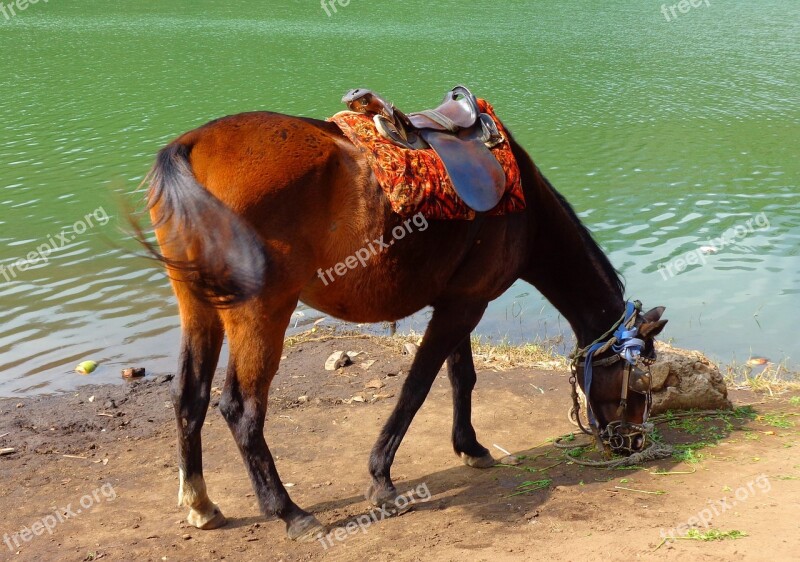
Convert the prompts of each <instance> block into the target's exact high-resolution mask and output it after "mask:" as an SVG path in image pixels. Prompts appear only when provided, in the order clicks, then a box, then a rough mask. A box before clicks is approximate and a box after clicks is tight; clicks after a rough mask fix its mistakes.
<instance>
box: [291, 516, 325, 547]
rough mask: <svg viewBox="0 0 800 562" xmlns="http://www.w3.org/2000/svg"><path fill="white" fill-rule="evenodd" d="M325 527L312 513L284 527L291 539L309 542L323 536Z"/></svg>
mask: <svg viewBox="0 0 800 562" xmlns="http://www.w3.org/2000/svg"><path fill="white" fill-rule="evenodd" d="M326 531H327V529H326V528H325V526H324V525H323V524H322V523H320V522H319V521H317V518H316V517H314V516H313V515H306V516H305V517H301V518H300V519H296V520H295V521H293V522H292V523H290V524H289V525H288V526H287V527H286V534H287V535H289V538H290V539H292V540H293V541H298V542H311V541H315V540H318V539H320V538H322V537H324V536H325V532H326Z"/></svg>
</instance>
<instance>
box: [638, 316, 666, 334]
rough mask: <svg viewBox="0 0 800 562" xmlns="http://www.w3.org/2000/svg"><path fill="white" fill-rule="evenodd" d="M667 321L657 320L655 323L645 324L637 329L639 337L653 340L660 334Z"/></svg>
mask: <svg viewBox="0 0 800 562" xmlns="http://www.w3.org/2000/svg"><path fill="white" fill-rule="evenodd" d="M667 322H669V320H658V321H656V322H645V323H644V324H642V325H641V327H640V328H639V335H640V336H642V337H643V338H654V337H656V336H657V335H658V334H660V333H661V330H663V329H664V326H666V325H667Z"/></svg>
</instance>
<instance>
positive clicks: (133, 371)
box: [122, 367, 145, 379]
mask: <svg viewBox="0 0 800 562" xmlns="http://www.w3.org/2000/svg"><path fill="white" fill-rule="evenodd" d="M144 374H145V370H144V367H129V368H127V369H122V376H123V377H124V378H126V379H134V378H139V377H143V376H144Z"/></svg>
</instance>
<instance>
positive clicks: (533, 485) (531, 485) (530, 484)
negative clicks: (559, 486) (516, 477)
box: [506, 478, 553, 498]
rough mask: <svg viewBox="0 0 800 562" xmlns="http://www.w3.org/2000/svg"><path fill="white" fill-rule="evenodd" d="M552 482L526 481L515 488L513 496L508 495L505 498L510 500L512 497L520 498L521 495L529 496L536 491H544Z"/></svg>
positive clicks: (545, 480) (546, 480) (547, 480)
mask: <svg viewBox="0 0 800 562" xmlns="http://www.w3.org/2000/svg"><path fill="white" fill-rule="evenodd" d="M552 483H553V481H552V480H551V479H549V478H545V479H542V480H527V481H525V482H523V483H522V484H520V485H519V486H517V487H516V490H517V491H516V492H514V493H513V494H509V495H507V496H506V497H507V498H512V497H514V496H521V495H523V494H530V493H531V492H535V491H537V490H544V489H545V488H549V487H550V484H552Z"/></svg>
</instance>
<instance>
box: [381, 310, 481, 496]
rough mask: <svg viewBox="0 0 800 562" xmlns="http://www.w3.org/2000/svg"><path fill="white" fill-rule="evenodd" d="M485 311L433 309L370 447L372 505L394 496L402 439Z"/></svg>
mask: <svg viewBox="0 0 800 562" xmlns="http://www.w3.org/2000/svg"><path fill="white" fill-rule="evenodd" d="M485 309H486V303H463V302H453V303H444V304H437V305H436V306H434V309H433V316H432V317H431V321H430V323H429V324H428V329H427V330H426V331H425V337H424V338H423V339H422V344H421V345H420V348H419V350H418V351H417V355H416V356H415V357H414V362H413V363H412V364H411V369H410V371H409V373H408V377H407V378H406V381H405V383H403V389H402V391H401V392H400V398H399V400H398V401H397V405H396V406H395V407H394V411H392V414H391V416H389V419H388V420H387V421H386V424H385V425H384V426H383V430H382V431H381V434H380V436H379V437H378V440H377V442H376V443H375V446H374V447H373V448H372V454H371V455H370V459H369V472H370V475H371V476H372V484H371V485H370V488H369V490H368V492H367V496H368V499H369V500H370V501H371V502H372V503H373V504H375V505H379V506H380V505H386V504H388V502H389V501H391V500H393V499H394V498H395V497H396V495H397V490H396V489H395V487H394V484H393V483H392V479H391V474H390V473H391V468H392V463H393V462H394V456H395V453H396V452H397V449H398V447H400V443H401V442H402V440H403V436H404V435H405V434H406V431H408V428H409V426H410V425H411V420H413V419H414V415H415V414H416V413H417V411H418V410H419V409H420V407H421V406H422V403H423V402H424V401H425V398H426V397H427V396H428V392H429V391H430V389H431V385H432V384H433V381H434V380H435V379H436V374H437V373H438V372H439V369H440V368H441V367H442V364H443V363H444V361H445V359H446V358H447V357H448V356H449V355H450V354H451V353H452V352H453V350H454V349H455V348H456V346H457V345H458V344H459V342H461V341H462V340H463V339H464V338H467V337H469V334H470V332H472V330H473V329H474V328H475V326H477V325H478V322H479V321H480V319H481V316H483V311H484V310H485ZM487 452H488V451H487Z"/></svg>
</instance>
